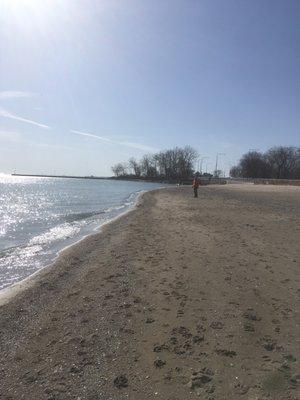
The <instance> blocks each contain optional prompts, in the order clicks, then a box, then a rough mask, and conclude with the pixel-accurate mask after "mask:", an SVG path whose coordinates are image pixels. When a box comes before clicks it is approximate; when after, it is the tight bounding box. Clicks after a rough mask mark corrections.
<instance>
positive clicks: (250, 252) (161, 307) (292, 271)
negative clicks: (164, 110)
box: [0, 184, 300, 400]
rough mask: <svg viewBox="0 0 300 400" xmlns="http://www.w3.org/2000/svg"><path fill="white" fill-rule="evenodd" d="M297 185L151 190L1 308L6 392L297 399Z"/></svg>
mask: <svg viewBox="0 0 300 400" xmlns="http://www.w3.org/2000/svg"><path fill="white" fill-rule="evenodd" d="M299 206H300V187H280V186H276V187H270V186H253V185H247V184H246V185H239V184H236V185H226V186H206V187H201V188H200V190H199V198H198V199H194V198H193V197H192V190H191V188H189V187H182V188H171V189H164V190H157V191H152V192H148V193H146V194H144V195H143V198H142V200H141V202H140V204H139V205H138V207H137V208H136V209H135V210H133V211H132V212H130V213H128V214H126V215H124V216H123V217H121V218H119V219H118V220H116V221H114V222H113V223H111V224H108V225H106V226H105V227H104V228H103V231H102V232H101V233H98V234H96V235H93V236H90V237H88V238H86V239H84V240H83V241H81V242H80V243H78V244H77V245H75V246H72V247H71V248H69V249H67V250H65V251H64V252H63V253H62V254H61V255H60V257H59V258H58V259H57V260H56V262H55V263H54V264H53V265H52V266H51V267H48V268H46V269H44V270H43V271H42V272H40V273H39V274H37V275H35V277H34V278H33V279H31V280H28V281H27V283H26V288H25V289H24V290H19V289H18V290H16V291H15V292H14V293H13V296H11V298H10V299H9V301H7V302H5V301H4V300H5V299H4V297H3V296H2V303H3V304H2V305H1V306H0V398H1V399H3V400H17V399H18V400H19V399H26V400H27V399H28V400H44V399H45V400H46V399H47V400H69V399H76V400H110V399H111V400H112V399H114V400H122V399H132V400H143V399H160V400H181V399H182V400H185V399H199V398H200V399H204V400H227V399H228V400H237V399H245V400H265V399H276V400H277V399H278V400H296V399H297V398H298V395H299V381H300V370H299V357H300V354H299V349H300V346H299V338H300V335H299V327H298V328H297V322H299V315H297V310H298V311H299V301H300V289H299V288H300V286H299V280H300V279H299V278H300V276H299V242H300V228H299V226H300V224H299V215H300V211H299V210H300V207H299Z"/></svg>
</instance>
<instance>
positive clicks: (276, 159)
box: [230, 146, 300, 179]
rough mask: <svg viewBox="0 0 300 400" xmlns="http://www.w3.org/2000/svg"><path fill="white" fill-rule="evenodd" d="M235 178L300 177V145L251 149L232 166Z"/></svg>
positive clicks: (232, 173) (231, 172)
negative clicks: (265, 149)
mask: <svg viewBox="0 0 300 400" xmlns="http://www.w3.org/2000/svg"><path fill="white" fill-rule="evenodd" d="M230 176H232V177H235V178H239V177H240V178H266V179H300V147H285V146H279V147H272V148H271V149H269V150H268V151H266V152H265V153H262V152H260V151H255V150H254V151H249V152H248V153H246V154H244V155H243V156H242V158H241V159H240V161H239V163H238V164H237V165H235V166H234V167H232V168H231V170H230Z"/></svg>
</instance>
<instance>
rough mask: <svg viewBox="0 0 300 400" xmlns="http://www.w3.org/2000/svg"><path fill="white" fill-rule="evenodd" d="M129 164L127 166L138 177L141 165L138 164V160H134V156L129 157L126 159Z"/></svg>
mask: <svg viewBox="0 0 300 400" xmlns="http://www.w3.org/2000/svg"><path fill="white" fill-rule="evenodd" d="M128 164H129V168H131V169H132V171H133V173H134V175H135V176H136V177H137V178H139V177H140V176H141V166H140V164H139V162H138V161H136V159H135V158H133V157H132V158H130V160H129V161H128Z"/></svg>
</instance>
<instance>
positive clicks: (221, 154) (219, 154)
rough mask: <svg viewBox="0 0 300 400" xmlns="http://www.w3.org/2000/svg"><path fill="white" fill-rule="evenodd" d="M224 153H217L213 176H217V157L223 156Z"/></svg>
mask: <svg viewBox="0 0 300 400" xmlns="http://www.w3.org/2000/svg"><path fill="white" fill-rule="evenodd" d="M225 155H226V154H225V153H217V156H216V168H215V175H217V171H218V162H219V156H225Z"/></svg>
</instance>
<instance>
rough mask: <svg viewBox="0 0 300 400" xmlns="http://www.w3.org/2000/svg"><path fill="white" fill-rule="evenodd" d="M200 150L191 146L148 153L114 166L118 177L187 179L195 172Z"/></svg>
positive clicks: (113, 169)
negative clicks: (137, 158)
mask: <svg viewBox="0 0 300 400" xmlns="http://www.w3.org/2000/svg"><path fill="white" fill-rule="evenodd" d="M197 158H198V152H197V151H196V150H195V149H193V148H192V147H191V146H185V147H183V148H180V147H175V148H174V149H170V150H165V151H160V152H158V153H156V154H146V155H144V156H143V157H142V159H140V160H136V159H135V158H130V159H129V160H128V162H125V163H118V164H116V165H114V166H113V167H112V171H113V173H114V175H115V176H116V177H127V176H131V177H135V178H148V179H165V180H177V181H178V180H186V179H190V178H191V177H192V176H193V174H194V164H195V161H196V160H197Z"/></svg>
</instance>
